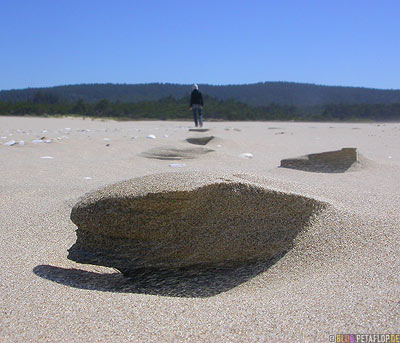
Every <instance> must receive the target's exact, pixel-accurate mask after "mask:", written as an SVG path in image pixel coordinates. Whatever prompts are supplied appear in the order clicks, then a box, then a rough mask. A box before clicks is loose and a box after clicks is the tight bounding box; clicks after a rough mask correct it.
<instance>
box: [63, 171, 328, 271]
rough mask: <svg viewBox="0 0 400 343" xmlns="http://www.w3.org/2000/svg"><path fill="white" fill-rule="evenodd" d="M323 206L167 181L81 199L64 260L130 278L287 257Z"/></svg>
mask: <svg viewBox="0 0 400 343" xmlns="http://www.w3.org/2000/svg"><path fill="white" fill-rule="evenodd" d="M324 206H327V204H324V203H322V202H319V201H317V200H314V199H310V198H306V197H304V196H300V195H295V194H289V193H282V192H277V191H273V190H270V189H267V188H264V187H261V186H258V185H256V184H252V183H251V182H248V181H244V180H243V178H240V179H239V178H235V177H233V176H229V177H221V176H218V175H215V174H210V173H203V172H202V173H166V174H156V175H151V176H145V177H140V178H135V179H131V180H128V181H124V182H121V183H118V184H115V185H111V186H108V187H105V188H103V189H100V190H98V191H96V192H93V193H89V194H87V195H86V196H84V197H83V198H82V199H81V200H80V201H79V202H78V203H77V204H76V205H75V206H74V208H73V209H72V213H71V219H72V221H73V222H74V223H75V224H76V225H77V227H78V230H77V241H76V243H75V244H74V245H73V246H72V247H71V248H70V250H69V256H68V257H69V258H70V259H72V260H74V261H76V262H80V263H89V264H96V265H103V266H108V267H114V268H117V269H119V270H120V271H121V272H122V273H124V274H126V275H129V274H133V273H135V271H136V270H138V269H143V268H166V269H168V268H182V267H191V266H199V265H200V266H217V265H237V264H243V263H248V262H253V261H257V260H268V259H271V258H273V257H275V256H278V255H280V254H282V253H284V252H286V251H288V250H289V249H290V247H291V245H292V242H293V240H294V238H295V237H296V235H297V234H298V233H299V232H300V231H301V230H303V229H304V228H306V227H307V226H308V225H309V222H310V219H311V218H312V217H313V216H314V215H315V214H317V213H318V212H319V211H320V210H321V209H322V208H323V207H324Z"/></svg>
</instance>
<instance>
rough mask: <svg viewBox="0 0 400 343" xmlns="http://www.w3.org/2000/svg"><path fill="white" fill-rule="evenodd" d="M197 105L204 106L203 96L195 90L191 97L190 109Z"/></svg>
mask: <svg viewBox="0 0 400 343" xmlns="http://www.w3.org/2000/svg"><path fill="white" fill-rule="evenodd" d="M195 104H196V105H201V106H203V96H202V95H201V93H200V92H199V91H198V90H197V89H193V92H192V95H191V96H190V107H192V105H195Z"/></svg>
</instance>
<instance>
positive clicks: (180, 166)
mask: <svg viewBox="0 0 400 343" xmlns="http://www.w3.org/2000/svg"><path fill="white" fill-rule="evenodd" d="M169 166H170V167H172V168H183V167H186V164H180V163H172V164H170V165H169Z"/></svg>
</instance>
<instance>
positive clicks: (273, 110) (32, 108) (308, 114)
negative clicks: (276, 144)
mask: <svg viewBox="0 0 400 343" xmlns="http://www.w3.org/2000/svg"><path fill="white" fill-rule="evenodd" d="M189 98H190V95H189V93H187V94H186V95H185V96H183V97H182V98H180V99H176V98H175V97H173V96H168V97H164V98H162V99H159V100H151V101H148V100H146V101H139V102H134V103H133V102H132V103H124V102H120V101H110V100H107V99H101V100H99V101H97V102H95V103H92V102H88V101H85V100H83V99H78V100H76V101H65V100H63V99H62V98H60V97H58V96H57V95H55V94H52V93H43V92H37V93H36V94H35V95H34V96H33V97H32V98H31V99H29V100H28V101H15V102H12V101H1V102H0V115H37V116H54V115H79V116H87V117H96V118H115V119H121V120H125V119H127V120H139V119H157V120H168V119H178V120H184V119H191V113H190V111H189ZM204 101H205V107H204V117H205V118H206V119H207V120H231V121H235V120H237V121H239V120H240V121H245V120H299V121H358V120H370V121H395V120H400V103H391V104H327V105H310V106H293V105H282V104H277V103H270V104H269V105H267V106H251V105H248V104H245V103H242V102H240V101H237V100H235V99H228V100H221V99H217V98H216V97H211V96H209V95H204Z"/></svg>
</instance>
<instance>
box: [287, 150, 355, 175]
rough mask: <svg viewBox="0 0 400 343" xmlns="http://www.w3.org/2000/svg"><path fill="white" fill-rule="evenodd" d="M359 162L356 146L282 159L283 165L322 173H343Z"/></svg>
mask: <svg viewBox="0 0 400 343" xmlns="http://www.w3.org/2000/svg"><path fill="white" fill-rule="evenodd" d="M357 162H358V154H357V149H356V148H343V149H341V150H337V151H327V152H321V153H317V154H309V155H305V156H299V157H295V158H288V159H284V160H282V161H281V167H285V168H291V169H298V170H304V171H311V172H320V173H343V172H345V171H346V170H348V169H349V168H351V167H352V166H354V165H355V164H356V163H357Z"/></svg>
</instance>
